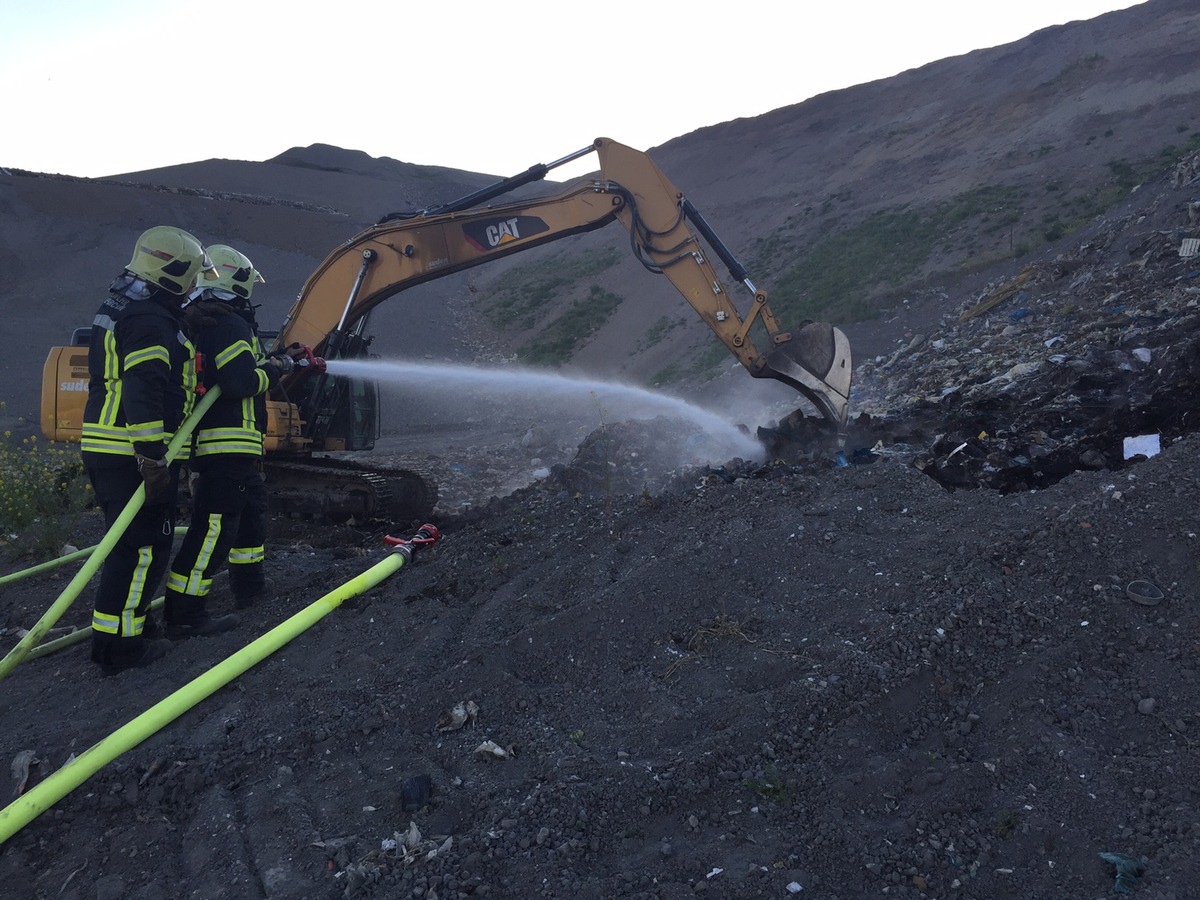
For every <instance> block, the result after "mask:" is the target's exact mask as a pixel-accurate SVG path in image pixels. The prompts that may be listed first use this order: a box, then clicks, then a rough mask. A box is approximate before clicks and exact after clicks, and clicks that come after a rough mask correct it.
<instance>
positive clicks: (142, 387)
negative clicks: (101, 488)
mask: <svg viewBox="0 0 1200 900" xmlns="http://www.w3.org/2000/svg"><path fill="white" fill-rule="evenodd" d="M174 302H175V301H174V298H172V297H171V296H170V295H167V294H164V293H163V292H161V291H159V290H158V289H155V288H149V287H147V286H146V285H145V283H144V282H141V281H138V280H135V279H132V278H129V277H125V278H122V279H118V280H117V281H116V282H114V283H113V288H111V289H110V293H109V297H108V299H107V300H105V301H104V304H103V305H102V306H101V307H100V310H99V312H97V314H96V318H95V319H94V320H93V321H92V338H91V344H90V346H89V348H88V374H89V376H90V379H91V380H90V382H89V384H88V399H87V403H86V405H85V407H84V412H83V434H82V439H81V445H80V449H81V450H82V451H83V453H85V454H100V455H101V456H102V457H104V458H109V459H111V458H113V457H120V456H126V457H132V456H133V455H134V454H135V453H138V454H141V455H142V456H148V457H150V458H152V459H161V458H162V456H163V454H164V453H165V452H166V445H167V442H168V441H170V439H171V437H172V436H173V435H174V434H175V431H176V429H178V428H179V425H180V423H181V422H182V421H183V420H184V418H185V417H186V416H187V414H188V413H189V412H191V410H192V406H193V405H194V403H195V387H196V368H195V348H194V347H193V346H192V343H191V341H190V340H188V338H187V336H186V335H185V334H184V333H183V331H182V330H181V325H182V318H181V316H180V315H179V313H178V312H176V311H175V310H173V309H172V308H171V305H172V304H173V303H174ZM187 452H188V451H187V448H186V447H185V448H182V449H181V452H180V454H179V457H177V458H180V459H182V458H186V456H187Z"/></svg>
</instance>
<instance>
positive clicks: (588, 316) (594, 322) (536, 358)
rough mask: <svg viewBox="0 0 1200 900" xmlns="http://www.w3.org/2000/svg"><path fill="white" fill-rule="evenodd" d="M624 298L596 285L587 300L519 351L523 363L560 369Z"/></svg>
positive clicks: (543, 330)
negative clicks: (559, 366)
mask: <svg viewBox="0 0 1200 900" xmlns="http://www.w3.org/2000/svg"><path fill="white" fill-rule="evenodd" d="M621 299H622V298H621V296H620V295H619V294H614V293H612V292H611V291H606V290H604V289H603V288H601V287H599V286H597V285H593V286H592V288H591V290H590V291H589V292H588V296H587V298H586V299H584V300H576V301H575V302H574V303H572V304H571V305H570V307H569V308H568V309H567V311H566V312H565V313H563V314H562V315H561V316H559V317H558V318H557V319H555V320H554V321H553V322H551V323H550V324H549V325H548V326H547V327H546V328H544V329H542V331H541V333H540V334H538V336H537V337H536V338H534V339H533V340H532V341H530V342H529V343H528V344H525V345H524V346H523V347H521V348H520V349H519V350H517V358H518V359H520V360H521V362H523V363H526V364H528V365H535V366H557V365H562V364H563V363H565V362H567V361H568V360H570V359H571V357H572V356H573V355H574V354H575V351H576V350H577V349H578V348H579V347H581V346H582V345H583V344H584V343H585V342H586V341H587V339H588V338H589V337H591V336H592V335H593V334H595V333H596V332H597V331H599V330H600V328H601V327H602V326H603V325H604V323H605V322H607V321H608V319H609V316H611V315H612V314H613V312H615V311H616V309H617V307H618V306H620V305H621Z"/></svg>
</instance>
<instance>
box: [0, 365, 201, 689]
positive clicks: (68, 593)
mask: <svg viewBox="0 0 1200 900" xmlns="http://www.w3.org/2000/svg"><path fill="white" fill-rule="evenodd" d="M220 395H221V388H220V387H212V388H209V389H208V391H207V392H206V393H205V394H204V396H203V397H201V398H200V401H199V402H198V403H197V404H196V406H195V408H194V409H193V410H192V412H191V415H189V416H188V417H187V418H186V419H184V420H183V423H182V424H181V425H180V426H179V430H178V431H176V432H175V435H174V436H173V437H172V438H171V442H170V443H169V444H167V452H166V460H167V462H171V461H173V460H174V459H175V457H176V456H177V455H178V454H179V448H180V447H182V446H183V445H184V444H185V443H186V442H187V441H188V440H189V439H190V438H191V436H192V431H193V430H194V429H195V428H196V426H197V425H198V424H199V422H200V419H201V418H202V417H203V416H204V414H205V413H206V412H208V408H209V407H210V406H212V405H213V402H214V401H215V400H216V399H217V397H219V396H220ZM145 500H146V486H145V485H144V484H139V485H138V489H137V490H136V491H134V493H133V496H132V497H130V498H129V502H128V503H126V504H125V508H124V509H123V510H121V514H120V515H119V516H117V520H116V521H115V522H113V524H112V527H111V528H109V529H108V531H107V532H106V533H105V535H104V537H103V538H102V539H101V541H100V543H99V544H97V545H96V549H95V550H94V551H92V555H91V556H89V557H88V560H87V562H85V563H84V564H83V567H82V568H81V569H80V570H79V571H78V572H76V573H75V577H74V578H72V579H71V581H70V583H69V584H68V585H67V586H66V587H65V588H63V591H62V593H61V594H59V595H58V599H57V600H55V601H54V603H53V604H51V606H50V608H49V609H48V610H46V612H45V613H44V614H43V615H42V617H41V618H40V619H38V621H37V624H36V625H34V626H33V627H32V628H31V629H29V631H28V632H27V633H26V635H25V637H23V638H21V640H20V641H18V642H17V645H16V646H15V647H13V648H12V649H11V650H9V651H8V655H6V656H5V657H4V659H0V678H4V677H6V676H7V675H8V673H9V672H11V671H12V670H13V669H15V668H16V667H17V664H18V663H20V662H21V661H22V660H23V659H25V657H26V656H27V655H28V653H29V651H30V649H32V648H33V647H35V646H37V645H38V644H40V643H41V641H42V638H43V637H44V636H45V634H46V632H47V631H49V630H50V629H51V628H53V627H54V623H55V622H57V621H58V620H59V619H60V618H62V614H63V613H65V612H66V611H67V609H69V608H70V606H71V604H72V603H74V602H75V598H76V597H78V596H79V592H80V591H82V590H83V588H84V586H85V585H86V584H87V583H88V582H89V581H90V580H91V578H92V576H93V575H95V574H96V572H97V571H98V570H99V569H100V566H101V564H102V563H103V562H104V560H105V559H107V558H108V554H109V553H111V552H112V549H113V547H115V546H116V545H117V541H118V540H119V539H120V537H121V535H122V534H124V533H125V529H126V528H128V527H129V523H130V522H132V521H133V517H134V516H135V515H137V511H138V510H139V509H141V508H142V504H143V503H144V502H145Z"/></svg>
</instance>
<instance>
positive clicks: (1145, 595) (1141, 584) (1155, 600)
mask: <svg viewBox="0 0 1200 900" xmlns="http://www.w3.org/2000/svg"><path fill="white" fill-rule="evenodd" d="M1125 592H1126V593H1127V594H1129V599H1130V600H1132V601H1133V602H1134V603H1140V604H1141V605H1142V606H1157V605H1158V604H1159V603H1160V602H1161V601H1162V598H1163V592H1162V591H1161V590H1159V589H1158V588H1157V587H1155V586H1154V585H1153V584H1151V583H1150V582H1149V581H1131V582H1129V587H1127V588H1125Z"/></svg>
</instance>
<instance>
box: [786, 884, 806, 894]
mask: <svg viewBox="0 0 1200 900" xmlns="http://www.w3.org/2000/svg"><path fill="white" fill-rule="evenodd" d="M802 890H804V885H802V884H801V883H800V882H798V881H789V882H788V886H787V892H788V893H789V894H798V893H800V892H801V891H802Z"/></svg>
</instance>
